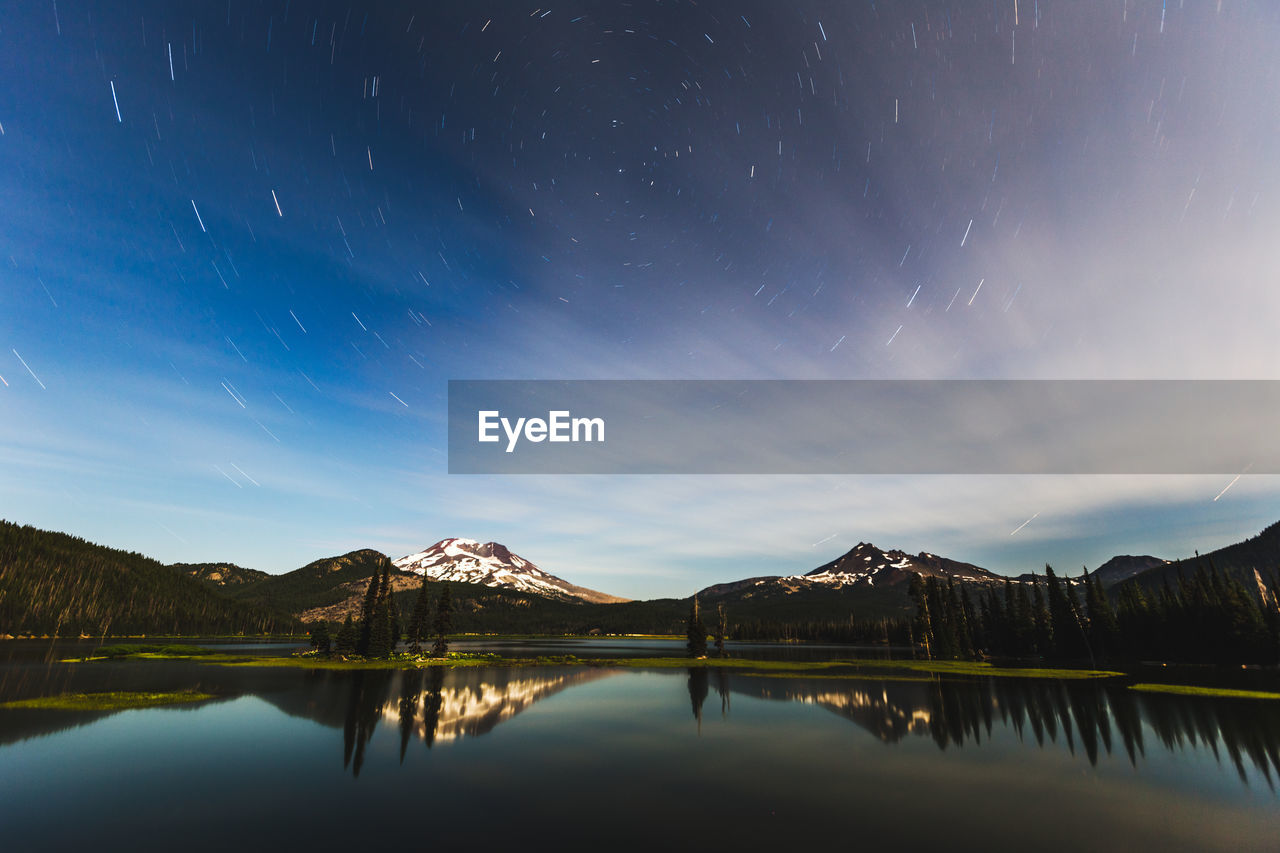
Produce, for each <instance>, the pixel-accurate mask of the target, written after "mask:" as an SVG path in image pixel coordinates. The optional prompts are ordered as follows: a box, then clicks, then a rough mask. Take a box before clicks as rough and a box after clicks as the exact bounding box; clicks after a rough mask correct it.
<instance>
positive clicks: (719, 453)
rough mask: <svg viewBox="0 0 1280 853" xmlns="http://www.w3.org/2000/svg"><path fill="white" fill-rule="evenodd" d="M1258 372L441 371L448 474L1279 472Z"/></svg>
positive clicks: (1278, 424) (1268, 385)
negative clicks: (596, 375)
mask: <svg viewBox="0 0 1280 853" xmlns="http://www.w3.org/2000/svg"><path fill="white" fill-rule="evenodd" d="M1277 436H1280V382H1277V381H1269V380H1192V381H1182V380H1176V381H1175V380H1155V381H1148V380H1105V381H1104V380H1051V381H1045V380H903V381H899V380H750V381H703V380H618V381H604V380H578V381H542V380H476V381H471V380H453V381H450V383H449V473H451V474H1238V473H1241V472H1244V471H1248V472H1249V473H1255V474H1275V473H1280V442H1278V441H1277Z"/></svg>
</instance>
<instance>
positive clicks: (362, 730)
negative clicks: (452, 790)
mask: <svg viewBox="0 0 1280 853" xmlns="http://www.w3.org/2000/svg"><path fill="white" fill-rule="evenodd" d="M612 674H615V673H613V672H610V671H608V670H586V669H574V670H567V671H566V670H561V671H555V670H523V671H521V670H499V669H483V670H481V669H474V670H451V671H450V670H446V668H445V667H440V666H433V667H427V668H426V669H423V670H408V671H392V672H377V671H356V672H352V673H350V674H349V675H348V677H347V678H346V679H345V680H346V682H347V690H348V693H347V697H346V712H345V714H344V716H343V721H342V731H343V759H342V763H343V767H350V768H351V772H352V775H354V776H359V775H360V769H361V767H362V766H363V763H364V756H365V750H366V747H367V746H368V744H369V741H370V740H371V739H372V738H373V735H374V732H375V731H377V729H378V725H379V723H380V722H384V721H385V722H387V723H391V722H393V721H394V723H395V726H396V729H397V731H398V734H399V739H400V761H401V762H402V763H403V762H404V758H405V754H406V753H407V751H408V748H409V744H410V742H411V741H412V740H414V738H415V737H416V738H417V739H418V740H421V741H422V742H423V743H425V744H426V746H427V747H428V748H431V747H432V746H434V745H435V744H436V743H437V742H440V741H449V740H454V739H457V738H461V737H467V736H472V737H474V736H477V735H482V734H485V733H487V732H489V731H491V730H492V729H493V728H494V727H495V726H497V725H498V724H500V723H502V722H505V721H506V720H509V719H511V718H512V717H514V716H515V715H517V714H519V713H521V712H522V711H524V710H526V709H527V708H529V707H530V706H531V705H533V704H534V703H535V702H538V701H540V700H542V699H545V698H547V697H548V696H551V695H553V694H555V693H559V692H560V691H561V690H564V689H565V688H567V687H571V686H574V685H578V684H583V683H585V682H588V681H593V680H595V679H597V678H601V677H604V676H607V675H612ZM320 680H323V681H325V682H326V686H327V685H331V684H332V682H329V681H328V679H323V677H322V678H321V679H320ZM317 686H321V685H317ZM704 697H705V691H704ZM320 710H321V709H317V711H320ZM316 716H317V718H322V715H321V714H317V715H316Z"/></svg>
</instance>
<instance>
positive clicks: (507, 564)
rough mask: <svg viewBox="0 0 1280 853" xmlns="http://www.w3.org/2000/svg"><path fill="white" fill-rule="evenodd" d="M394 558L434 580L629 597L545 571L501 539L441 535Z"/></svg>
mask: <svg viewBox="0 0 1280 853" xmlns="http://www.w3.org/2000/svg"><path fill="white" fill-rule="evenodd" d="M393 562H394V564H395V566H396V568H397V569H400V570H401V571H405V572H414V573H415V574H419V575H423V574H425V575H426V576H427V577H429V578H431V579H432V580H438V581H459V582H462V583H475V584H480V585H482V586H488V587H498V588H502V589H511V590H515V591H517V592H528V593H533V594H534V595H541V596H544V597H546V598H551V599H555V600H557V601H579V602H587V603H589V604H618V603H621V602H624V601H628V600H629V599H626V598H619V597H618V596H615V595H609V594H607V593H603V592H598V591H596V590H594V589H587V588H586V587H581V586H577V585H575V584H571V583H569V582H568V581H566V580H563V579H561V578H558V577H556V576H555V575H553V574H551V573H549V572H544V571H543V570H542V569H540V568H538V567H537V566H536V565H534V564H533V563H531V562H529V561H528V560H526V559H524V558H523V557H521V556H520V555H518V554H513V553H511V550H510V549H508V548H507V547H506V546H505V545H501V544H499V543H497V542H485V543H483V544H481V543H480V542H477V541H476V540H474V539H441V540H440V541H439V542H437V543H436V544H434V545H432V546H431V547H430V548H427V549H425V550H423V551H419V552H417V553H416V554H408V555H406V556H404V557H401V558H400V559H398V560H395V561H393Z"/></svg>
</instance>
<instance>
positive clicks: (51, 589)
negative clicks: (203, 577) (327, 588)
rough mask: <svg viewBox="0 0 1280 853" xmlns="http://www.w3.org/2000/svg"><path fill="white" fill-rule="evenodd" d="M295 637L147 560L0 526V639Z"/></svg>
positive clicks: (262, 612) (291, 625) (280, 622)
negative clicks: (0, 636)
mask: <svg viewBox="0 0 1280 853" xmlns="http://www.w3.org/2000/svg"><path fill="white" fill-rule="evenodd" d="M295 630H298V623H297V622H296V620H294V619H293V618H291V617H289V616H285V615H280V614H277V613H274V612H271V611H269V610H266V609H264V608H262V607H259V606H256V605H253V604H249V603H243V602H236V601H231V600H229V599H227V598H225V597H223V596H221V595H219V594H218V593H216V592H215V591H214V590H212V589H210V588H209V587H208V586H206V585H205V584H203V583H201V582H200V581H198V580H196V579H194V578H192V577H190V576H188V575H185V574H182V573H180V572H176V571H174V570H173V569H171V568H170V567H168V566H165V565H163V564H161V563H159V562H157V561H156V560H153V559H151V558H150V557H144V556H143V555H141V554H136V553H132V552H128V551H118V550H116V549H114V548H106V547H103V546H101V545H94V544H92V543H90V542H86V541H84V540H83V539H80V538H78V537H75V536H69V535H67V534H65V533H54V532H51V531H47V530H38V529H36V528H34V527H29V526H21V527H20V526H18V525H16V524H12V523H10V522H7V521H0V634H10V635H22V634H42V635H43V634H57V635H59V636H76V635H79V634H87V635H90V636H103V635H108V634H111V635H124V634H153V635H155V634H162V635H177V634H187V635H190V634H206V635H210V634H263V633H292V632H294V631H295Z"/></svg>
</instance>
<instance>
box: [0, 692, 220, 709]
mask: <svg viewBox="0 0 1280 853" xmlns="http://www.w3.org/2000/svg"><path fill="white" fill-rule="evenodd" d="M212 698H214V697H213V694H212V693H197V692H196V691H194V690H177V691H171V692H168V693H135V692H129V691H123V690H116V691H110V692H106V693H62V694H59V695H57V696H41V697H38V698H36V699H18V700H15V701H13V702H5V703H4V704H2V705H0V709H12V710H19V709H30V710H39V711H123V710H125V709H127V708H157V707H162V706H165V705H181V704H185V703H188V702H202V701H204V700H205V699H212Z"/></svg>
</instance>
